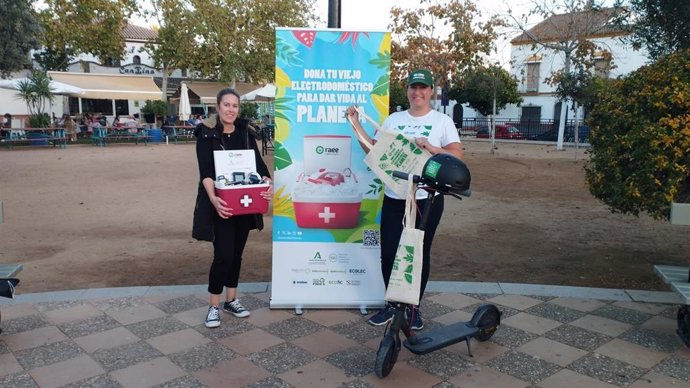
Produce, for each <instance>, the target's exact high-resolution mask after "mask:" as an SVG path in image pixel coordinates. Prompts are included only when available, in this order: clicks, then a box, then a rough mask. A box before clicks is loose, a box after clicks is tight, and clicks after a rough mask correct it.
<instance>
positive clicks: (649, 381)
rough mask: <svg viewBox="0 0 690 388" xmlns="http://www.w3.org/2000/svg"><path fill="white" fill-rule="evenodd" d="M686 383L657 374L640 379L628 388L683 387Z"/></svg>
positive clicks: (653, 373) (648, 374) (652, 373)
mask: <svg viewBox="0 0 690 388" xmlns="http://www.w3.org/2000/svg"><path fill="white" fill-rule="evenodd" d="M684 383H685V382H684V381H683V380H680V379H677V378H674V377H670V376H666V375H662V374H659V373H655V372H650V373H647V374H646V375H644V376H642V377H640V378H639V379H638V380H637V381H636V382H634V383H632V384H630V385H629V386H628V388H668V387H682V386H683V384H684Z"/></svg>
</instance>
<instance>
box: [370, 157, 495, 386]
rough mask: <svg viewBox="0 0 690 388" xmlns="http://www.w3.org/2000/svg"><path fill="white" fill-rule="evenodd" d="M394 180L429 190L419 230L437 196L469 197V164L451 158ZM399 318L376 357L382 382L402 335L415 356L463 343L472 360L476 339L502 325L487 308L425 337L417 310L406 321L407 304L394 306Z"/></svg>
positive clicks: (492, 309) (486, 336)
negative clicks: (417, 322) (413, 325)
mask: <svg viewBox="0 0 690 388" xmlns="http://www.w3.org/2000/svg"><path fill="white" fill-rule="evenodd" d="M393 176H395V177H397V178H400V179H412V180H413V182H415V183H416V184H417V186H418V187H421V188H422V189H424V190H427V192H428V193H429V196H428V197H427V198H428V199H427V201H426V204H425V206H424V213H423V215H422V219H421V221H420V223H419V229H421V230H424V227H425V226H426V222H427V218H428V215H429V213H430V210H431V207H432V204H433V200H434V197H435V195H434V192H439V193H441V194H444V195H451V196H453V197H455V198H458V199H462V197H461V196H466V197H469V195H470V190H469V183H470V173H469V170H468V169H467V167H466V166H465V164H464V163H463V162H462V161H461V160H459V159H457V158H455V157H453V156H451V155H447V154H437V155H434V156H432V157H431V158H430V159H429V161H428V162H427V163H426V164H425V166H424V168H423V172H422V176H418V175H410V176H409V177H408V174H407V173H403V172H400V171H394V172H393ZM394 306H395V315H394V316H393V320H392V321H391V322H390V323H389V324H388V326H387V327H386V331H385V332H384V335H383V339H382V340H381V343H380V344H379V349H378V351H377V353H376V363H375V366H374V371H375V372H376V375H377V376H378V377H380V378H383V377H386V376H388V374H390V372H391V370H392V369H393V366H395V362H396V361H397V359H398V354H399V353H400V349H401V341H400V332H401V331H402V332H403V334H404V335H405V337H406V340H405V341H404V342H403V343H402V345H404V346H405V347H406V348H407V349H408V350H410V351H411V352H412V353H414V354H427V353H430V352H433V351H435V350H438V349H441V348H444V347H446V346H450V345H453V344H456V343H458V342H461V341H465V343H467V352H468V353H469V355H470V357H472V349H471V347H470V340H471V339H472V338H476V339H477V340H478V341H481V342H483V341H486V340H488V339H489V338H491V336H493V334H494V333H495V332H496V330H497V329H498V326H499V325H500V323H501V314H502V313H501V312H500V311H499V310H498V308H497V307H496V306H495V305H493V304H483V305H481V306H479V308H477V310H476V311H475V313H474V315H473V316H472V319H470V320H469V321H467V322H457V323H454V324H451V325H447V326H443V327H440V328H438V329H434V330H430V331H427V332H424V333H415V332H414V331H413V330H412V328H411V327H410V322H412V321H413V320H414V316H413V315H412V314H414V311H415V310H414V309H407V311H410V312H411V314H410V315H411V316H409V317H406V313H405V311H406V308H407V307H408V305H407V304H405V303H394Z"/></svg>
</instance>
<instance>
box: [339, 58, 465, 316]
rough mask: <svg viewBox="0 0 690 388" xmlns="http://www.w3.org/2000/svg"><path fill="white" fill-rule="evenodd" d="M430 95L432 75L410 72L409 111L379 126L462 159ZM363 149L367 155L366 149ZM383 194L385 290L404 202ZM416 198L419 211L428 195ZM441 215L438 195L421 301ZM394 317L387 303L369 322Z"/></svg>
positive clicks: (427, 235) (450, 126) (428, 232)
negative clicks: (432, 245)
mask: <svg viewBox="0 0 690 388" xmlns="http://www.w3.org/2000/svg"><path fill="white" fill-rule="evenodd" d="M433 92H434V80H433V76H432V75H431V72H430V71H429V70H424V69H422V70H415V71H412V72H411V73H410V74H409V76H408V79H407V99H408V101H409V103H410V108H409V109H408V110H405V111H402V112H394V113H393V114H391V115H390V116H389V117H388V118H387V119H386V120H385V121H384V122H383V125H382V127H383V128H385V129H388V130H393V131H397V132H400V133H402V134H404V135H406V136H408V137H413V138H415V143H416V144H417V146H419V147H421V148H424V149H426V150H428V151H429V152H430V153H431V154H432V155H435V154H438V153H447V154H451V155H453V156H455V157H457V158H460V159H462V157H463V150H462V145H461V144H460V137H459V136H458V132H457V130H456V128H455V124H454V123H453V120H451V118H450V117H448V116H446V115H444V114H443V113H440V112H437V111H435V110H433V109H431V97H432V95H433ZM347 114H348V115H349V116H350V117H351V119H352V123H353V124H354V125H353V126H354V130H355V131H357V132H359V133H360V134H361V135H362V136H363V137H364V138H365V139H367V140H368V141H369V142H370V143H375V139H371V137H369V135H367V133H366V132H365V131H364V128H362V126H361V124H360V122H359V115H358V114H357V110H356V109H355V107H349V108H348V109H347ZM362 148H363V149H364V151H365V152H367V148H366V147H362ZM384 194H385V195H384V198H383V207H382V209H381V273H382V274H383V281H384V283H385V285H386V287H388V280H389V279H390V276H391V271H392V269H393V261H394V260H395V252H396V250H397V248H398V243H399V242H400V235H401V234H402V219H403V214H404V210H405V200H404V199H401V198H399V197H398V196H397V195H395V193H394V192H393V190H391V189H390V188H388V187H385V188H384ZM416 198H417V208H418V209H420V211H421V210H422V209H424V204H425V203H426V201H427V199H426V198H427V192H426V191H424V190H418V191H417V195H416ZM442 214H443V196H442V195H437V196H436V197H435V198H434V201H433V205H432V208H431V211H430V213H429V218H428V220H427V224H426V228H425V229H424V230H425V232H424V250H423V257H424V263H423V266H422V284H421V290H420V299H421V297H422V296H423V295H424V289H425V288H426V284H427V282H428V280H429V270H430V267H431V256H430V252H431V244H432V242H433V239H434V234H435V233H436V228H437V227H438V224H439V222H440V221H441V215H442ZM420 220H421V217H417V222H419V221H420ZM407 313H408V317H409V316H410V314H411V319H412V325H411V326H412V329H413V330H420V329H422V327H424V323H423V321H422V316H421V314H420V313H419V309H418V308H417V306H413V307H412V308H411V309H409V310H408V312H407ZM393 315H395V309H394V308H393V306H392V305H390V304H389V305H387V306H386V307H384V308H383V309H382V310H380V311H379V312H377V313H376V314H374V315H373V316H371V318H369V323H371V324H372V325H377V326H378V325H384V324H386V323H388V322H389V321H391V320H392V319H393Z"/></svg>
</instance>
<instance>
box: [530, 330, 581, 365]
mask: <svg viewBox="0 0 690 388" xmlns="http://www.w3.org/2000/svg"><path fill="white" fill-rule="evenodd" d="M517 350H518V351H520V352H523V353H526V354H529V355H532V356H534V357H537V358H540V359H542V360H545V361H548V362H551V363H553V364H556V365H560V366H562V367H566V366H568V364H570V363H572V362H573V361H575V360H577V359H578V358H580V357H582V356H584V355H586V354H587V352H586V351H584V350H582V349H578V348H574V347H572V346H568V345H566V344H562V343H560V342H557V341H553V340H550V339H548V338H544V337H539V338H536V339H534V340H532V341H530V342H528V343H526V344H524V345H522V346H520V347H519V348H517Z"/></svg>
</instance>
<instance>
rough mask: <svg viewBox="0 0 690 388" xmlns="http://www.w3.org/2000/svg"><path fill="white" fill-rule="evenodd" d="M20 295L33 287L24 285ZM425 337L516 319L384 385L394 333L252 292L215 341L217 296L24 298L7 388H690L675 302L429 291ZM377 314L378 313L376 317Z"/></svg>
mask: <svg viewBox="0 0 690 388" xmlns="http://www.w3.org/2000/svg"><path fill="white" fill-rule="evenodd" d="M20 288H21V286H20ZM427 290H428V291H427V294H426V295H425V298H424V300H423V302H422V307H421V309H422V312H423V315H424V318H425V328H424V329H423V330H432V329H433V328H435V327H439V326H441V325H446V324H450V323H453V322H457V321H459V320H468V319H469V318H470V317H471V315H472V313H473V312H474V310H475V308H476V307H477V306H478V305H479V304H481V303H486V302H490V303H494V304H496V305H498V306H499V308H500V310H501V311H502V312H503V317H502V324H501V326H500V328H499V329H498V331H497V332H496V334H495V335H494V336H493V337H492V338H491V339H490V340H489V341H487V342H475V341H473V343H472V350H473V353H474V357H469V356H468V354H467V348H466V346H465V344H464V343H459V344H456V345H453V346H450V347H447V348H445V349H442V350H439V351H436V352H433V353H430V354H427V355H424V356H417V355H413V354H411V353H410V352H408V351H407V350H405V349H403V351H402V352H401V354H400V357H399V360H398V362H397V364H396V365H395V367H394V368H393V371H392V372H391V374H390V375H389V376H388V377H387V378H385V379H380V378H378V377H376V375H375V374H374V358H375V354H376V349H377V348H378V343H379V341H380V339H381V336H382V333H383V330H384V329H383V327H374V326H371V325H369V324H367V323H366V319H367V318H368V316H363V315H362V314H360V312H359V310H311V309H305V310H304V311H303V314H302V315H296V314H295V312H294V310H275V309H274V310H271V309H269V299H270V284H267V283H251V284H241V286H240V294H241V296H240V297H241V300H242V303H243V304H244V305H245V306H246V307H247V308H248V309H249V310H250V311H251V316H250V317H249V318H244V319H240V318H234V317H232V316H230V315H228V314H223V315H222V316H221V319H222V325H221V327H220V328H217V329H207V328H205V327H204V325H203V319H204V317H205V314H206V310H207V298H208V297H207V295H206V293H205V286H176V287H175V286H172V287H133V288H116V289H95V290H75V291H64V292H52V293H41V294H25V295H17V298H16V299H15V300H13V301H5V300H4V301H0V311H1V312H2V323H1V327H2V329H3V333H2V334H0V387H153V386H155V387H205V386H208V387H244V386H248V387H300V388H301V387H446V388H448V387H542V388H549V387H556V388H566V387H568V388H569V387H586V388H597V387H634V388H639V387H648V388H651V387H664V388H667V387H690V350H689V349H688V348H687V347H685V345H684V344H683V343H682V341H681V340H680V339H679V337H678V336H677V335H676V334H675V327H676V323H675V314H676V311H677V308H678V306H677V305H676V304H673V302H674V301H675V296H674V295H673V294H672V293H665V292H644V291H628V290H611V289H591V288H577V287H554V286H537V285H520V284H503V283H455V282H430V283H429V287H428V288H427ZM370 313H371V312H370Z"/></svg>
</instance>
